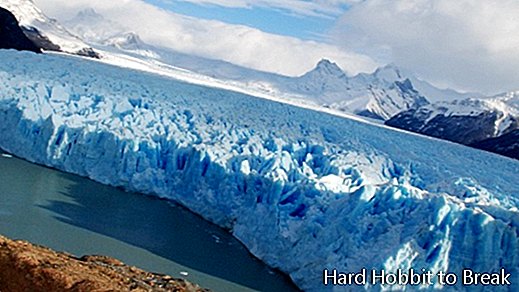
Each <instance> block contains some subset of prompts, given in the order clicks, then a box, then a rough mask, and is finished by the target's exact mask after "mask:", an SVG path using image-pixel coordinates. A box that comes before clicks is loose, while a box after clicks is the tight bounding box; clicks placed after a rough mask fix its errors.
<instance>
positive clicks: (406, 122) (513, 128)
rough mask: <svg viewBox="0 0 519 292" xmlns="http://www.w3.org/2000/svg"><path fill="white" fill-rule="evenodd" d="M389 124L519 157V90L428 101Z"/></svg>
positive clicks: (401, 114) (393, 118)
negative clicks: (486, 95)
mask: <svg viewBox="0 0 519 292" xmlns="http://www.w3.org/2000/svg"><path fill="white" fill-rule="evenodd" d="M386 125H388V126H392V127H396V128H400V129H404V130H408V131H412V132H416V133H420V134H424V135H427V136H432V137H436V138H440V139H445V140H449V141H453V142H456V143H460V144H464V145H469V146H472V147H475V148H479V149H484V150H487V151H491V152H495V153H498V154H502V155H505V156H509V157H512V158H518V159H519V155H518V154H517V151H518V149H516V148H515V147H518V146H519V140H517V131H518V130H519V92H508V93H506V94H502V95H498V96H494V97H490V98H483V99H474V98H469V99H463V100H455V101H451V102H437V103H433V104H428V105H424V106H421V107H419V108H414V109H409V110H407V111H403V112H401V113H399V114H397V115H396V116H394V117H392V118H391V119H389V120H388V121H386ZM514 145H515V146H514ZM514 153H515V154H514Z"/></svg>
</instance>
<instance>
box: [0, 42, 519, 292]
mask: <svg viewBox="0 0 519 292" xmlns="http://www.w3.org/2000/svg"><path fill="white" fill-rule="evenodd" d="M0 58H1V59H2V62H1V64H0V84H1V89H0V120H1V121H2V122H1V123H0V133H1V137H0V147H1V148H2V149H4V150H6V151H9V152H11V153H13V154H16V155H18V156H20V157H23V158H25V159H27V160H30V161H34V162H37V163H41V164H45V165H48V166H51V167H55V168H58V169H61V170H63V171H67V172H72V173H76V174H79V175H83V176H88V177H90V178H92V179H94V180H96V181H99V182H102V183H106V184H111V185H115V186H121V187H124V188H126V189H128V190H135V191H140V192H144V193H147V194H153V195H157V196H160V197H163V198H168V199H171V200H173V201H175V202H178V203H180V204H182V205H184V206H186V207H188V208H189V209H191V210H192V211H194V212H196V213H198V214H200V215H202V216H203V217H205V218H206V219H208V220H210V221H212V222H214V223H216V224H218V225H220V226H223V227H226V228H229V229H230V230H231V232H232V233H233V234H234V236H236V237H237V238H238V239H240V240H241V241H242V242H243V243H244V244H245V245H246V246H247V248H248V249H249V250H250V251H251V252H252V253H253V254H255V255H256V256H257V257H258V258H260V259H262V260H263V261H265V262H266V263H267V264H269V265H271V266H272V267H276V268H279V269H281V270H282V271H284V272H286V273H287V274H289V275H290V276H291V277H292V279H293V280H294V281H295V283H296V284H297V285H298V286H299V287H301V288H302V289H304V290H308V291H325V290H330V291H331V290H336V291H341V290H349V289H352V287H331V286H327V287H325V286H323V285H322V281H321V277H322V271H323V269H325V268H326V269H338V270H340V271H344V272H355V271H359V270H360V269H362V268H367V269H371V268H374V269H382V268H384V269H386V270H387V271H394V270H396V269H398V268H402V269H408V268H415V269H421V268H426V269H428V270H431V271H433V272H438V271H452V272H459V271H460V270H461V269H462V268H472V269H473V270H478V271H485V272H491V271H499V269H500V268H502V267H503V268H505V269H506V270H507V271H508V272H510V273H512V278H511V280H512V283H514V286H512V287H501V288H502V289H503V290H510V291H513V290H514V289H517V288H518V286H517V283H518V282H519V232H518V226H519V211H518V197H519V185H518V179H517V173H519V163H518V162H516V161H514V160H510V159H506V158H502V157H499V156H496V155H493V154H488V153H485V152H481V151H477V150H473V149H469V148H466V147H462V146H459V145H456V144H452V143H447V142H443V141H439V140H435V139H430V138H425V137H421V136H417V135H411V134H407V133H402V132H399V131H395V130H391V129H387V128H384V127H378V126H374V125H371V124H367V123H362V122H359V121H353V120H348V119H344V118H339V117H335V116H332V115H328V114H324V113H319V112H314V111H311V110H307V109H301V108H297V107H293V106H289V105H285V104H282V103H277V102H272V101H268V100H263V99H260V98H256V97H252V96H247V95H244V94H239V93H234V92H230V91H225V90H221V89H214V88H209V87H203V86H198V85H192V84H187V83H182V82H179V81H175V80H173V79H167V78H162V77H159V76H154V75H151V74H145V73H139V72H135V71H131V70H125V69H121V68H117V67H111V66H108V65H102V64H99V63H96V62H91V61H85V60H82V59H79V58H72V57H64V56H52V55H51V56H37V55H33V54H28V53H20V52H11V51H2V52H0ZM150 212H152V210H150ZM435 287H436V288H441V287H439V286H438V284H436V286H435ZM354 288H356V289H367V288H369V287H354ZM378 288H382V289H383V288H384V287H378ZM386 288H387V287H386ZM393 288H399V287H393ZM400 288H404V287H400ZM407 288H410V289H416V287H407ZM424 288H433V287H424ZM471 288H474V287H471ZM476 288H479V289H484V288H482V287H476ZM448 289H459V290H463V289H465V288H464V287H462V286H460V285H458V286H455V287H448ZM471 290H472V289H471Z"/></svg>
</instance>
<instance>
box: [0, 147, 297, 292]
mask: <svg viewBox="0 0 519 292" xmlns="http://www.w3.org/2000/svg"><path fill="white" fill-rule="evenodd" d="M0 234H2V235H5V236H7V237H10V238H12V239H23V240H28V241H30V242H32V243H35V244H39V245H44V246H47V247H50V248H52V249H54V250H58V251H66V252H69V253H72V254H74V255H77V256H81V255H85V254H101V255H108V256H111V257H115V258H117V259H119V260H122V261H123V262H125V263H126V264H128V265H134V266H137V267H140V268H142V269H145V270H148V271H152V272H157V273H163V274H169V275H171V276H173V277H177V278H186V279H187V280H189V281H192V282H195V283H197V284H199V285H201V286H202V287H206V288H210V289H213V290H214V291H229V292H232V291H297V288H296V287H295V286H294V285H293V284H292V282H291V281H290V280H289V278H288V277H286V276H285V275H283V274H282V273H279V272H277V271H273V270H271V269H270V268H268V267H267V266H266V265H265V264H263V263H262V262H261V261H259V260H257V259H256V258H254V257H253V256H252V255H251V254H250V253H249V252H248V251H247V250H246V249H245V248H244V247H243V245H242V244H241V243H240V242H238V241H237V240H236V239H235V238H234V237H232V236H231V235H230V234H229V233H228V232H226V231H225V230H223V229H221V228H219V227H218V226H216V225H213V224H211V223H209V222H207V221H205V220H203V219H202V218H201V217H199V216H197V215H195V214H193V213H191V212H189V211H187V210H186V209H184V208H182V207H179V206H175V205H173V204H171V203H170V202H168V201H164V200H160V199H156V198H153V197H149V196H145V195H142V194H135V193H129V192H125V191H123V190H120V189H118V188H114V187H110V186H105V185H102V184H99V183H96V182H93V181H91V180H89V179H86V178H83V177H79V176H75V175H71V174H67V173H63V172H60V171H57V170H53V169H50V168H47V167H43V166H39V165H35V164H32V163H29V162H27V161H24V160H21V159H18V158H15V157H9V155H4V154H3V155H1V156H0ZM186 272H187V273H188V275H187V276H184V275H185V273H186Z"/></svg>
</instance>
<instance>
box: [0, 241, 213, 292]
mask: <svg viewBox="0 0 519 292" xmlns="http://www.w3.org/2000/svg"><path fill="white" fill-rule="evenodd" d="M0 267H2V268H1V269H0V291H9V292H18V291H31V292H39V291H42V292H44V291H178V292H181V291H189V292H191V291H193V292H198V291H200V292H201V291H208V290H206V289H202V288H200V287H198V286H197V285H195V284H191V283H189V282H187V281H185V280H183V279H174V278H172V277H170V276H166V275H160V274H155V273H150V272H145V271H143V270H141V269H138V268H135V267H130V266H127V265H125V264H124V263H122V262H120V261H118V260H116V259H112V258H109V257H105V256H83V257H81V258H77V257H74V256H72V255H70V254H65V253H59V252H55V251H52V250H50V249H48V248H45V247H41V246H35V245H32V244H30V243H28V242H25V241H13V240H10V239H7V238H5V237H3V236H0Z"/></svg>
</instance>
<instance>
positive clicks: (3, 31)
mask: <svg viewBox="0 0 519 292" xmlns="http://www.w3.org/2000/svg"><path fill="white" fill-rule="evenodd" d="M0 49H16V50H27V51H32V52H36V53H41V50H40V49H39V48H38V47H37V46H36V45H35V44H34V43H33V42H32V41H31V40H29V39H28V38H27V37H26V36H25V34H24V33H23V31H22V30H21V29H20V26H19V24H18V21H17V20H16V17H15V16H14V15H13V14H12V13H11V12H10V11H9V10H7V9H4V8H2V7H0Z"/></svg>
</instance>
